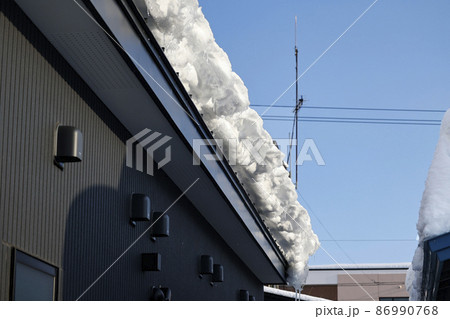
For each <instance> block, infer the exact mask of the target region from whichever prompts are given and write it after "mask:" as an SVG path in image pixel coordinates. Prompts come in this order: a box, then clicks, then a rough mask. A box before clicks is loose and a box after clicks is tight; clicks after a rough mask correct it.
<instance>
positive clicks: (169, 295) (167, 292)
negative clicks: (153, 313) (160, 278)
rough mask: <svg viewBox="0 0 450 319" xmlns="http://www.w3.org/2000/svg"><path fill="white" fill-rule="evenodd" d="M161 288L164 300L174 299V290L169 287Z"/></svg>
mask: <svg viewBox="0 0 450 319" xmlns="http://www.w3.org/2000/svg"><path fill="white" fill-rule="evenodd" d="M161 290H162V292H163V293H164V301H171V300H172V290H170V288H167V287H164V288H161Z"/></svg>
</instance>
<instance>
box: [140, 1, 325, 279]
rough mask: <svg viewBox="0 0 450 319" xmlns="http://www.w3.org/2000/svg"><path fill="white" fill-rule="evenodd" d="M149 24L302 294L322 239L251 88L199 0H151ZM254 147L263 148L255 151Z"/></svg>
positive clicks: (148, 5) (289, 275)
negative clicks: (257, 108) (255, 107)
mask: <svg viewBox="0 0 450 319" xmlns="http://www.w3.org/2000/svg"><path fill="white" fill-rule="evenodd" d="M146 4H147V9H148V12H149V14H150V15H151V16H152V21H154V23H152V24H151V25H149V27H150V29H151V31H152V33H153V35H154V36H155V38H156V40H157V41H158V43H159V45H160V46H161V47H164V48H165V50H164V53H165V55H166V56H167V58H168V60H169V61H170V63H171V64H172V67H173V68H174V70H175V71H176V72H178V74H179V78H180V80H181V82H182V83H183V85H184V87H185V88H186V90H187V91H188V92H189V93H190V94H191V98H192V101H193V102H194V104H195V105H196V107H197V108H198V109H199V112H200V113H201V114H202V115H203V120H204V121H205V123H206V124H207V126H208V128H209V129H210V130H211V131H212V132H213V135H214V138H215V140H216V141H217V143H218V145H219V147H220V148H221V150H222V152H223V154H224V155H225V157H226V158H227V159H228V161H229V163H230V165H231V166H232V167H233V169H234V170H235V172H236V174H237V177H238V178H239V180H240V182H241V183H242V185H243V187H244V188H245V190H246V191H247V192H248V194H249V196H250V198H251V199H252V200H253V202H254V205H255V207H256V209H257V210H258V213H259V214H260V216H261V218H262V219H263V220H264V222H265V224H266V226H267V227H268V229H269V230H270V232H271V234H272V236H273V237H274V239H275V240H276V241H277V243H278V244H279V245H280V247H281V250H282V251H283V253H284V254H285V257H286V260H287V261H288V263H289V268H288V269H287V273H288V278H287V280H288V282H289V284H291V285H292V286H295V287H297V288H300V287H301V286H302V284H303V283H304V282H305V280H306V277H307V274H308V267H307V264H308V259H309V256H311V255H312V254H313V253H314V252H315V251H316V250H317V249H318V248H319V241H318V238H317V236H316V234H314V232H313V231H312V228H311V220H310V217H309V215H308V213H307V211H306V210H305V209H304V208H303V207H302V206H301V205H300V203H299V202H298V194H297V192H296V190H295V186H294V184H293V183H292V181H291V179H290V177H289V173H288V171H287V170H286V168H285V167H284V166H283V159H284V157H285V155H284V154H283V153H282V152H281V151H280V150H279V149H278V148H277V147H276V146H275V145H274V143H273V139H272V137H271V136H270V134H269V133H268V132H267V131H266V130H265V129H264V128H263V120H262V119H261V117H260V116H259V114H258V113H257V112H256V111H255V110H253V109H251V108H250V107H249V105H250V101H249V97H248V91H247V88H246V87H245V85H244V82H243V81H242V80H241V78H240V77H239V76H238V75H237V74H236V73H235V72H233V70H232V67H231V63H230V60H229V59H228V56H227V54H226V53H225V52H224V51H223V50H222V49H221V48H220V47H219V46H218V44H217V43H216V41H215V39H214V35H213V33H212V31H211V28H210V26H209V23H208V21H207V20H206V18H205V16H204V15H203V13H202V10H201V8H200V7H199V3H198V1H197V0H146ZM255 149H256V150H257V151H256V152H255Z"/></svg>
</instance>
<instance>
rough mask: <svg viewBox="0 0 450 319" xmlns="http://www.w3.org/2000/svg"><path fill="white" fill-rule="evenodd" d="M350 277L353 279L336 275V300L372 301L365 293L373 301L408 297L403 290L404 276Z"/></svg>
mask: <svg viewBox="0 0 450 319" xmlns="http://www.w3.org/2000/svg"><path fill="white" fill-rule="evenodd" d="M351 276H352V277H353V279H352V278H351V277H350V276H349V275H346V274H344V275H338V287H337V290H338V300H342V301H351V300H368V301H369V300H372V299H371V298H370V297H369V296H368V295H367V293H368V294H370V295H371V296H372V298H373V299H375V300H379V299H380V298H383V297H390V298H398V297H408V293H407V291H406V288H405V279H406V274H359V275H358V274H352V275H351ZM355 280H356V281H357V283H358V284H356V283H355ZM361 287H362V288H364V290H365V291H364V290H363V289H362V288H361ZM366 292H367V293H366Z"/></svg>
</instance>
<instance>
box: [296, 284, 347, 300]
mask: <svg viewBox="0 0 450 319" xmlns="http://www.w3.org/2000/svg"><path fill="white" fill-rule="evenodd" d="M302 293H303V294H305V295H310V296H314V297H319V298H325V299H329V300H338V287H337V285H305V286H304V287H303V290H302Z"/></svg>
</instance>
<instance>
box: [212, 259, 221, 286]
mask: <svg viewBox="0 0 450 319" xmlns="http://www.w3.org/2000/svg"><path fill="white" fill-rule="evenodd" d="M215 282H223V266H222V265H220V264H214V268H213V274H212V279H211V283H215Z"/></svg>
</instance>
